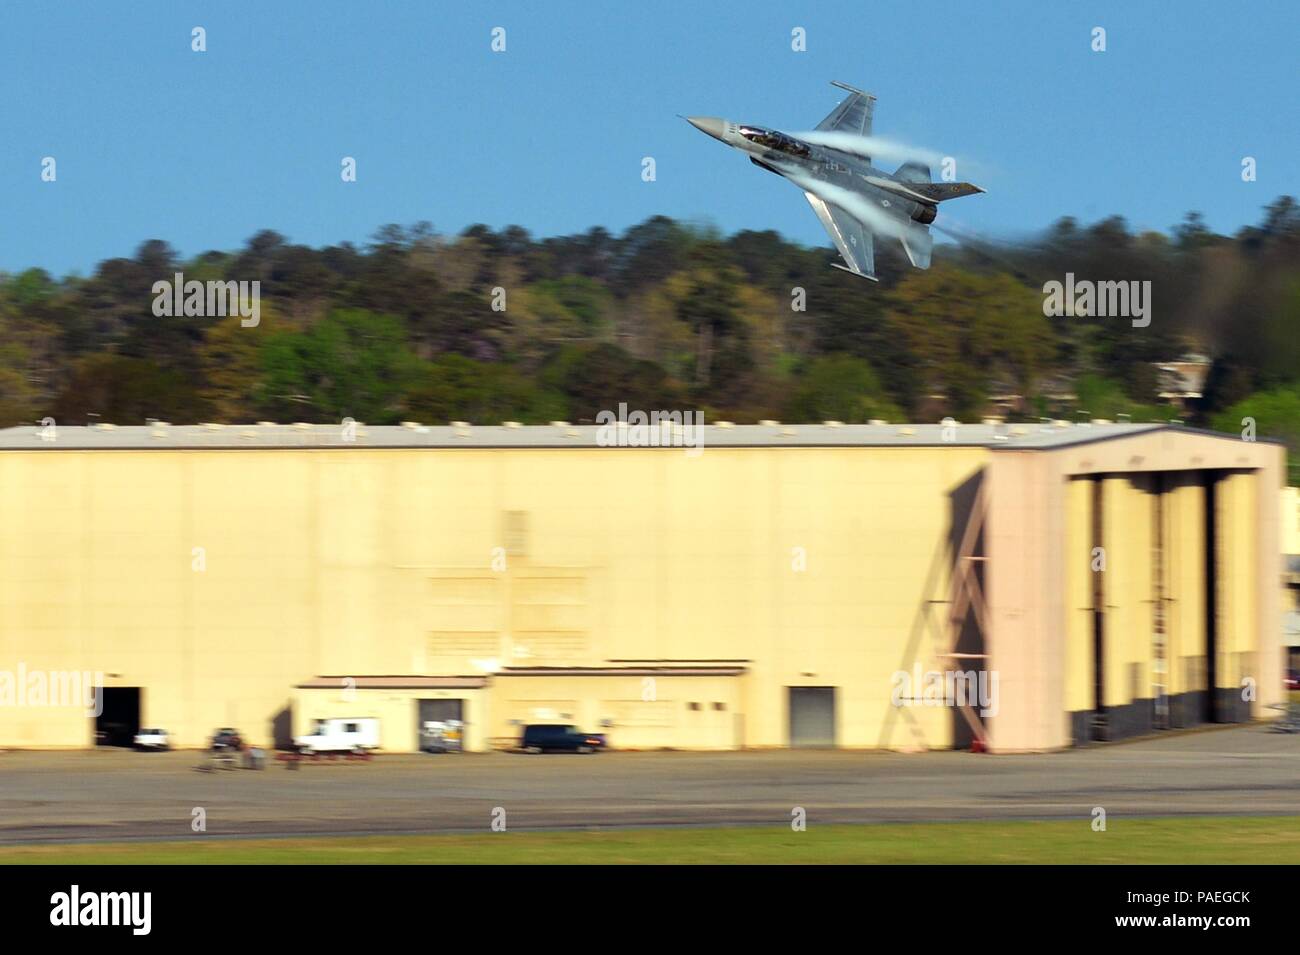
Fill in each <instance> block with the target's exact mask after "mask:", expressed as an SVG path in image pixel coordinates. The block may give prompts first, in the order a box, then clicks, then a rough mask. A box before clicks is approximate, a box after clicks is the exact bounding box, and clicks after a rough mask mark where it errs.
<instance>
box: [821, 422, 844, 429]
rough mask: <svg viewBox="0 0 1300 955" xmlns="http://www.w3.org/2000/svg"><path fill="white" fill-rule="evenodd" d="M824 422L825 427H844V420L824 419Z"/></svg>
mask: <svg viewBox="0 0 1300 955" xmlns="http://www.w3.org/2000/svg"><path fill="white" fill-rule="evenodd" d="M822 424H823V425H824V426H825V427H827V428H842V427H844V422H843V421H823V422H822Z"/></svg>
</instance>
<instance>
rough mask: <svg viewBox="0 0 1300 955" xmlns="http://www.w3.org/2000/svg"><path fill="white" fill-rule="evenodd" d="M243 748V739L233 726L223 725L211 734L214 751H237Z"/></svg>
mask: <svg viewBox="0 0 1300 955" xmlns="http://www.w3.org/2000/svg"><path fill="white" fill-rule="evenodd" d="M243 748H244V739H243V737H242V736H240V735H239V730H237V729H235V728H234V727H233V726H223V727H222V728H221V729H219V730H217V731H216V732H215V733H213V734H212V749H213V750H214V751H216V752H225V751H232V752H239V751H240V750H242V749H243Z"/></svg>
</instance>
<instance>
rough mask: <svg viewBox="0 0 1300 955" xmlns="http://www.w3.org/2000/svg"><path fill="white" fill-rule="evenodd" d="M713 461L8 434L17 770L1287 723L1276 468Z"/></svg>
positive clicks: (939, 457) (872, 430)
mask: <svg viewBox="0 0 1300 955" xmlns="http://www.w3.org/2000/svg"><path fill="white" fill-rule="evenodd" d="M663 433H664V434H665V436H666V435H667V433H668V432H667V431H664V432H663ZM702 433H703V447H702V448H692V449H684V448H681V447H607V446H602V442H601V440H600V431H599V429H598V428H595V427H575V426H570V425H567V424H565V423H563V422H556V423H554V424H552V425H550V426H538V427H519V426H509V425H507V426H500V427H495V426H494V427H482V426H469V425H466V424H463V423H455V424H453V425H452V426H449V427H432V426H428V427H426V426H422V425H417V424H414V423H410V424H406V425H402V426H393V427H368V426H357V427H356V428H355V429H341V428H339V427H331V426H324V425H305V424H304V425H273V424H266V423H264V424H260V425H250V426H233V425H231V426H218V425H199V426H186V427H174V426H170V425H167V424H164V423H156V424H152V425H150V426H146V427H112V426H96V427H88V428H67V427H59V428H58V429H57V431H55V430H54V429H53V428H48V429H43V428H11V429H7V430H5V431H0V482H2V484H3V488H4V494H3V495H2V496H0V746H3V747H86V746H90V745H92V743H93V742H94V741H95V740H96V738H97V733H100V734H103V733H106V732H109V731H117V732H121V731H123V730H124V729H125V730H130V729H131V728H133V727H135V726H139V725H145V726H161V727H164V728H166V729H168V730H169V731H170V732H171V733H172V736H173V741H174V743H175V744H177V745H180V746H200V745H203V744H204V743H205V741H206V739H207V738H208V736H209V735H210V734H211V733H212V732H213V730H214V729H215V728H217V727H219V726H234V727H237V728H238V729H240V730H241V731H242V732H243V733H244V734H245V735H246V736H247V737H248V738H249V739H251V740H254V741H258V742H261V743H264V744H272V743H277V742H278V743H280V744H284V743H286V742H287V741H288V740H289V739H290V738H291V736H292V735H293V734H294V733H300V732H306V731H307V730H308V729H309V728H310V727H311V726H312V725H313V723H314V721H315V720H317V719H325V718H341V717H348V716H356V717H375V718H378V719H379V720H380V721H381V727H382V729H381V734H382V738H381V742H382V745H383V748H385V749H388V750H396V751H403V750H414V749H416V748H417V747H418V746H419V728H420V727H421V726H422V725H423V723H424V721H426V720H431V719H438V720H445V719H459V720H461V721H463V722H464V724H465V731H464V732H465V736H464V741H465V747H466V748H467V749H470V750H483V749H487V748H491V747H493V746H496V745H503V744H504V743H505V742H506V741H508V740H509V739H510V738H512V737H516V736H517V735H518V732H519V726H520V725H522V724H524V723H532V722H572V723H576V724H578V725H580V727H581V728H583V729H585V730H587V731H603V732H605V733H607V734H608V736H609V740H610V744H611V745H612V746H614V747H624V748H650V747H675V748H683V749H690V748H700V749H725V748H737V747H782V746H841V747H865V748H891V749H909V748H946V747H952V746H964V745H967V744H968V743H969V742H970V741H971V740H973V739H977V738H978V739H980V740H981V741H983V743H984V744H985V745H987V746H988V747H989V748H990V749H991V750H993V751H997V752H1026V751H1042V750H1051V749H1056V748H1060V747H1066V746H1070V745H1072V744H1077V743H1081V742H1085V741H1088V740H1091V739H1098V738H1103V739H1104V738H1117V737H1121V736H1125V735H1133V734H1140V733H1144V732H1149V731H1152V730H1154V729H1159V728H1162V727H1179V726H1187V725H1191V724H1195V723H1199V722H1224V721H1238V720H1245V719H1249V718H1252V717H1259V716H1263V715H1265V714H1266V710H1265V707H1266V706H1267V705H1268V704H1270V703H1274V702H1277V701H1279V700H1280V699H1281V698H1282V673H1281V669H1282V650H1281V647H1280V641H1279V634H1278V620H1279V618H1280V613H1281V605H1280V597H1281V590H1282V583H1281V580H1280V575H1279V568H1278V555H1279V553H1280V546H1281V544H1280V541H1279V527H1278V503H1279V498H1280V494H1279V491H1280V489H1281V487H1282V484H1283V475H1284V452H1283V449H1282V447H1281V446H1279V445H1277V444H1273V443H1268V442H1247V441H1243V440H1240V439H1238V438H1236V437H1235V436H1227V435H1220V434H1211V433H1205V432H1198V431H1192V430H1189V429H1186V428H1182V427H1176V426H1166V425H1156V424H1151V425H1148V424H1112V423H1106V422H1094V423H1091V424H1069V423H1066V422H1055V423H1044V424H1041V425H1039V424H1033V425H1002V424H984V425H952V426H948V427H945V426H943V425H889V424H873V425H839V424H837V423H835V422H827V423H824V424H816V425H781V424H778V423H776V422H765V423H761V424H758V425H746V426H729V425H727V424H726V423H725V422H716V423H714V424H711V425H708V426H706V427H704V428H703V429H702ZM674 434H677V432H674ZM6 672H7V673H9V674H10V677H9V682H10V686H9V691H10V696H9V698H8V699H6V698H5V692H4V690H5V687H4V673H6ZM20 673H21V674H23V675H25V678H26V679H31V678H32V674H47V675H49V679H50V680H52V681H53V680H57V679H59V678H60V675H63V677H64V678H66V675H67V674H69V673H86V674H93V676H92V677H89V679H92V680H93V681H94V682H95V683H96V684H97V685H102V687H103V688H104V689H103V695H102V707H101V710H102V711H101V712H100V713H98V715H89V714H88V712H87V711H86V710H85V708H84V707H79V706H72V705H54V704H55V703H56V702H57V701H56V700H54V699H53V694H52V695H51V699H49V700H47V701H46V704H47V705H37V704H34V703H33V702H32V699H31V698H28V699H26V700H25V701H23V700H18V699H16V698H15V697H14V696H13V690H14V685H15V680H16V675H17V674H20ZM936 687H938V688H943V689H942V692H939V691H938V690H936ZM979 688H983V689H985V690H987V691H988V692H986V693H984V694H983V695H980V694H979V693H978V692H976V693H975V694H974V697H973V699H972V697H971V695H970V691H972V690H978V689H979ZM958 691H965V693H966V695H963V693H962V692H958ZM20 695H21V694H20ZM954 703H955V704H959V705H952V704H954Z"/></svg>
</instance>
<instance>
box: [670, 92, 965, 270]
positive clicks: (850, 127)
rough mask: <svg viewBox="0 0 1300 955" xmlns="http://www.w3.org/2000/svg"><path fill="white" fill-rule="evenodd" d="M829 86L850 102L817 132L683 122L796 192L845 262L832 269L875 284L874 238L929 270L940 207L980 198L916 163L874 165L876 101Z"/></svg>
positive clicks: (721, 121) (719, 122) (691, 119)
mask: <svg viewBox="0 0 1300 955" xmlns="http://www.w3.org/2000/svg"><path fill="white" fill-rule="evenodd" d="M831 85H832V86H837V87H839V88H840V89H842V90H846V91H847V92H848V94H849V95H848V97H847V98H846V99H845V100H844V101H843V102H841V103H840V104H839V105H838V106H836V107H835V109H834V110H832V111H831V114H830V115H829V116H827V117H826V118H825V119H823V120H822V121H821V122H820V123H818V124H817V129H816V131H814V132H811V133H805V134H800V135H799V136H794V135H790V134H788V133H782V132H778V131H777V130H775V129H767V128H765V127H762V126H747V125H742V124H740V123H733V122H731V121H730V120H726V119H714V118H712V117H707V116H687V117H685V118H686V121H687V122H689V123H690V124H691V125H692V126H694V127H695V128H696V129H698V130H700V131H701V132H705V133H708V134H709V135H710V136H712V137H713V138H714V139H717V140H719V141H721V142H723V143H725V144H726V145H728V146H731V147H733V148H735V149H739V150H742V151H743V152H745V153H747V154H748V155H749V161H750V162H752V163H753V164H754V165H756V166H761V167H762V168H764V169H766V170H767V171H768V172H774V173H776V174H777V175H778V176H784V177H785V178H786V179H789V180H790V181H791V182H793V183H794V184H795V185H796V186H798V187H799V188H800V189H802V190H803V194H804V196H805V197H806V198H807V199H808V202H809V203H810V204H811V205H812V207H813V212H815V213H817V218H818V219H820V220H821V222H822V225H823V226H825V227H826V231H827V232H829V233H830V236H831V239H833V240H834V242H835V247H836V248H838V249H839V250H840V255H842V256H843V257H844V262H845V264H844V265H840V264H839V263H838V262H835V263H832V264H833V265H834V266H835V267H836V268H838V269H843V270H844V271H846V272H851V273H852V274H854V275H860V276H862V277H863V278H866V279H871V280H872V281H873V282H875V281H878V279H877V278H876V270H875V238H874V237H875V236H876V235H884V236H888V237H892V238H896V239H899V240H900V241H901V242H902V243H903V250H904V251H905V252H906V253H907V258H908V260H909V261H910V262H911V263H912V265H913V266H915V267H916V268H918V269H928V268H929V267H930V249H931V247H932V245H933V239H932V238H931V236H930V229H929V225H930V223H931V222H933V221H934V219H935V216H936V215H937V214H938V206H939V203H940V202H943V201H944V200H946V199H956V198H957V197H959V196H969V195H971V194H973V193H977V192H983V191H984V190H983V189H981V188H980V187H979V186H976V185H973V184H971V183H969V182H934V181H933V180H932V178H931V176H930V167H929V166H928V165H926V164H925V163H923V162H918V161H915V160H909V161H908V162H905V163H903V164H902V165H901V166H899V167H898V169H896V170H895V171H894V172H892V173H889V172H885V171H884V170H883V169H878V168H877V167H876V166H874V165H872V161H871V152H872V148H873V141H872V138H871V137H872V133H871V118H872V114H873V113H874V112H875V108H876V98H875V97H874V96H872V95H871V94H870V93H864V92H862V90H859V89H854V88H853V87H852V86H847V85H845V84H844V83H832V84H831Z"/></svg>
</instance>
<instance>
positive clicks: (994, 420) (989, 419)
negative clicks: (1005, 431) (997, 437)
mask: <svg viewBox="0 0 1300 955" xmlns="http://www.w3.org/2000/svg"><path fill="white" fill-rule="evenodd" d="M980 423H981V424H987V425H995V424H1001V423H1002V419H1001V418H999V417H998V416H997V415H989V416H988V417H987V418H983V419H981V421H980Z"/></svg>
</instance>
